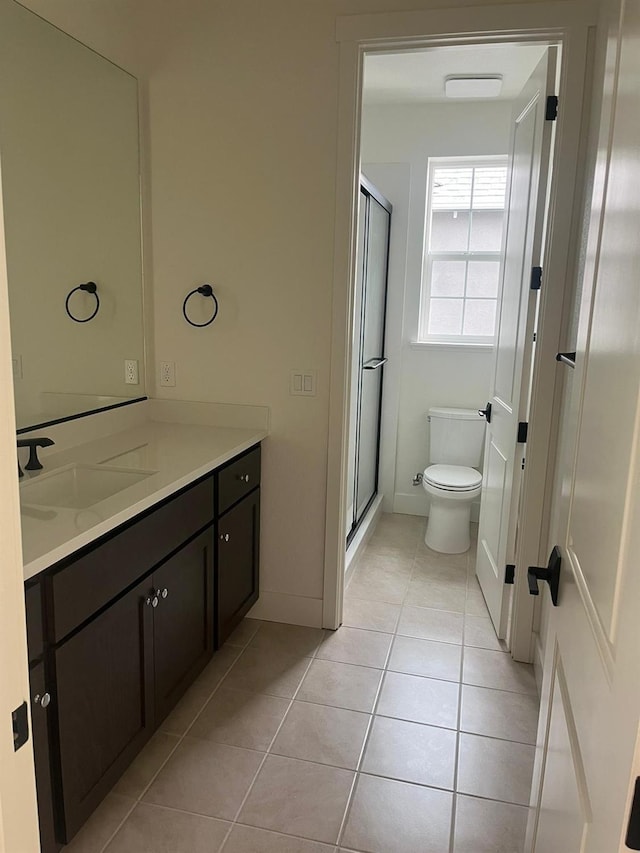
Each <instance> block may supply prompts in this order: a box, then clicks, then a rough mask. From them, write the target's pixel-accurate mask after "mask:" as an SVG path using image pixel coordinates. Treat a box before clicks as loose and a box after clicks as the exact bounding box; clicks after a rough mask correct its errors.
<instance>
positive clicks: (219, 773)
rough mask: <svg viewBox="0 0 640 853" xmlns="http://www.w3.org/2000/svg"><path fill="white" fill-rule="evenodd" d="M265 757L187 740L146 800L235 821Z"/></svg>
mask: <svg viewBox="0 0 640 853" xmlns="http://www.w3.org/2000/svg"><path fill="white" fill-rule="evenodd" d="M263 758H264V755H263V754H262V753H260V752H252V751H249V750H247V749H238V748H237V747H235V746H226V745H224V744H220V743H209V742H208V741H204V740H198V739H196V738H190V737H185V738H184V739H183V740H182V742H181V743H180V745H179V746H178V748H177V749H176V751H175V752H174V753H173V755H172V756H171V758H170V759H169V761H168V762H167V764H165V766H164V768H163V769H162V770H161V771H160V773H159V774H158V776H157V777H156V780H155V781H154V783H153V784H152V785H151V787H150V788H149V790H148V791H147V792H146V794H145V795H144V797H143V799H144V801H145V802H148V803H154V804H155V805H158V806H168V807H169V808H174V809H181V810H183V811H189V812H195V813H197V814H203V815H209V816H210V817H220V818H224V819H226V820H233V818H234V817H235V815H236V812H237V811H238V809H239V808H240V805H241V803H242V800H243V799H244V797H245V794H246V793H247V791H248V790H249V787H250V785H251V783H252V782H253V780H254V778H255V775H256V773H257V772H258V768H259V766H260V764H261V762H262V760H263Z"/></svg>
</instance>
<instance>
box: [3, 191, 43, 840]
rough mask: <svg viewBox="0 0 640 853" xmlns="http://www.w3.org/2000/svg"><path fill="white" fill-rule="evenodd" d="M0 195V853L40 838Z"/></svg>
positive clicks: (7, 295) (4, 249)
mask: <svg viewBox="0 0 640 853" xmlns="http://www.w3.org/2000/svg"><path fill="white" fill-rule="evenodd" d="M4 234H5V232H4V215H3V208H2V197H1V195H0V411H1V412H3V415H2V417H1V418H0V482H1V483H2V488H0V541H1V542H2V568H1V571H0V625H2V637H1V638H0V716H1V717H2V725H1V726H0V732H1V734H0V853H5V851H6V853H12V851H16V850H39V849H40V837H39V827H38V810H37V805H36V787H35V771H34V766H33V737H32V736H31V734H32V732H33V727H32V725H31V702H30V695H31V692H30V690H29V673H28V662H27V637H26V629H25V625H26V617H25V600H24V575H23V567H22V531H21V527H20V499H19V496H18V471H17V463H16V421H15V412H14V397H13V377H12V374H11V335H10V330H9V288H8V280H7V261H6V248H5V238H4ZM25 701H26V703H27V708H28V716H29V734H30V736H29V740H28V741H27V742H26V743H25V744H24V746H23V747H22V748H21V749H19V750H18V751H17V752H14V749H13V737H12V728H11V712H12V711H13V710H14V709H15V708H18V707H19V706H20V705H21V704H22V702H25Z"/></svg>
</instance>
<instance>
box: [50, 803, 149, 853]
mask: <svg viewBox="0 0 640 853" xmlns="http://www.w3.org/2000/svg"><path fill="white" fill-rule="evenodd" d="M134 805H135V800H134V799H132V798H131V797H121V796H120V795H119V794H107V796H106V797H105V798H104V800H103V801H102V802H101V803H100V805H99V806H98V808H97V809H96V810H95V811H94V813H93V814H92V815H91V817H90V818H89V820H88V821H87V822H86V823H85V825H84V826H83V827H82V829H80V831H79V832H78V834H77V835H76V836H75V837H74V838H73V839H72V840H71V842H70V843H69V844H68V845H67V846H66V847H65V848H64V851H65V853H97V851H100V850H102V849H103V848H104V846H105V844H106V843H107V841H109V839H110V838H111V836H112V835H113V834H114V833H115V831H116V830H117V829H118V827H119V826H120V824H121V823H122V822H123V821H124V819H125V817H126V816H127V814H128V813H129V812H130V811H131V810H132V809H133V807H134Z"/></svg>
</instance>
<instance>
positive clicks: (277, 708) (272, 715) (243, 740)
mask: <svg viewBox="0 0 640 853" xmlns="http://www.w3.org/2000/svg"><path fill="white" fill-rule="evenodd" d="M289 704H290V700H289V699H281V698H279V697H277V696H267V695H265V694H262V693H249V692H247V691H245V690H230V689H228V688H226V687H220V688H218V690H216V692H215V693H214V694H213V696H212V697H211V699H210V700H209V703H208V704H207V705H206V706H205V708H204V710H203V711H202V713H201V714H200V716H199V717H198V719H197V720H196V722H195V723H194V725H193V727H192V728H191V730H190V732H189V736H190V737H198V738H203V740H211V741H215V742H216V743H226V744H228V745H229V746H241V747H245V748H246V749H258V750H266V749H267V748H268V747H269V744H270V743H271V741H272V740H273V736H274V735H275V733H276V732H277V730H278V726H279V725H280V723H281V722H282V720H283V719H284V715H285V714H286V713H287V709H288V707H289Z"/></svg>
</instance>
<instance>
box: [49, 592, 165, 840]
mask: <svg viewBox="0 0 640 853" xmlns="http://www.w3.org/2000/svg"><path fill="white" fill-rule="evenodd" d="M150 591H151V579H150V578H147V579H146V580H144V581H142V582H141V583H139V584H137V585H136V586H135V587H133V589H131V590H130V591H129V592H127V593H126V594H125V595H123V596H122V597H121V598H119V599H117V600H116V601H115V602H114V603H113V604H111V605H110V606H109V607H108V608H107V609H106V610H104V611H103V612H102V613H101V614H100V615H98V616H97V617H96V618H95V619H94V620H93V621H92V622H90V623H89V624H88V625H86V626H85V627H84V628H82V629H80V630H79V631H78V632H77V633H76V634H73V635H72V636H71V637H70V638H69V639H68V640H66V641H65V642H64V643H62V644H61V645H60V646H59V647H58V648H57V649H56V650H55V653H54V654H55V667H56V677H57V681H56V683H57V711H58V737H59V744H60V773H61V783H62V785H61V789H62V799H63V804H62V805H63V817H64V829H65V836H64V840H65V841H69V840H70V839H71V838H72V836H73V835H74V834H75V833H76V832H77V830H78V829H79V828H80V826H81V825H82V824H83V823H84V821H85V820H86V819H87V818H88V817H89V815H90V814H91V812H92V811H93V810H94V809H95V808H96V806H97V805H98V803H99V802H100V801H101V800H102V798H103V797H104V796H105V794H106V793H107V792H108V791H109V789H110V788H111V786H112V785H113V784H114V783H115V781H116V780H117V779H118V777H119V776H120V774H121V773H122V772H123V771H124V770H125V768H126V767H127V765H128V764H129V763H130V762H131V760H132V758H133V757H134V756H135V755H136V753H137V752H138V751H139V750H140V748H141V747H142V745H143V744H144V742H145V741H146V740H148V738H149V737H150V736H151V733H152V731H153V726H154V720H153V711H154V706H153V693H152V691H153V651H152V642H153V610H154V608H153V607H152V606H151V598H150V596H149V593H150Z"/></svg>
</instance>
